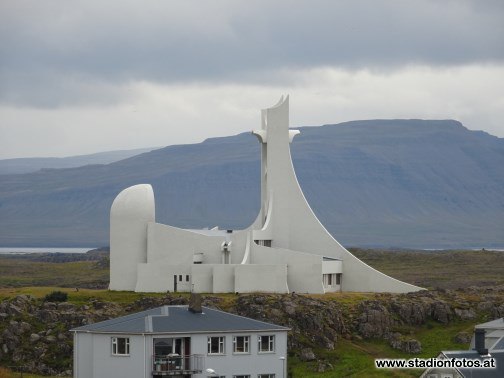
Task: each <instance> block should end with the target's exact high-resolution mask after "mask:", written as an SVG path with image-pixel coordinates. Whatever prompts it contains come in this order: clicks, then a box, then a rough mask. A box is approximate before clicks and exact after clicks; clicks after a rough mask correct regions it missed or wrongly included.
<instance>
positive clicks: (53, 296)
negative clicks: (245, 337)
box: [44, 291, 68, 302]
mask: <svg viewBox="0 0 504 378" xmlns="http://www.w3.org/2000/svg"><path fill="white" fill-rule="evenodd" d="M44 299H45V300H46V301H48V302H66V301H67V300H68V294H67V293H65V292H63V291H53V292H51V293H49V294H47V295H46V296H45V298H44Z"/></svg>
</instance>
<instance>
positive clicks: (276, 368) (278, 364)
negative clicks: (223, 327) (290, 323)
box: [191, 331, 287, 378]
mask: <svg viewBox="0 0 504 378" xmlns="http://www.w3.org/2000/svg"><path fill="white" fill-rule="evenodd" d="M273 334H274V335H275V352H273V353H258V346H257V337H258V335H273ZM208 336H223V337H225V348H226V350H225V354H224V355H209V354H208V353H207V338H208ZM233 336H250V353H247V354H233ZM191 345H192V353H193V354H202V355H203V356H205V369H209V368H210V369H213V370H215V372H216V373H217V374H218V375H225V376H226V377H233V376H234V375H241V374H249V375H250V376H251V377H252V378H256V377H257V375H258V374H275V377H278V378H281V377H282V374H283V363H284V361H282V360H280V359H279V358H280V357H286V358H287V355H286V353H287V332H278V331H276V332H259V333H256V332H243V333H232V334H230V333H220V334H219V333H215V334H208V335H204V334H201V335H192V336H191ZM286 362H287V361H285V363H286ZM207 376H208V374H206V373H204V372H203V374H195V375H194V377H197V378H203V377H204V378H206V377H207Z"/></svg>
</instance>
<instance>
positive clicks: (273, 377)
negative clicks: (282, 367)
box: [257, 373, 275, 378]
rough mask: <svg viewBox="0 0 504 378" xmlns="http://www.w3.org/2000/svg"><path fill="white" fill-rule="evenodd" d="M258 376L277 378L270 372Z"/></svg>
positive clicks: (260, 377)
mask: <svg viewBox="0 0 504 378" xmlns="http://www.w3.org/2000/svg"><path fill="white" fill-rule="evenodd" d="M257 378H275V374H274V373H273V374H268V373H265V374H257Z"/></svg>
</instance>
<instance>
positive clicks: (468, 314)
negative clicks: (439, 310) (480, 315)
mask: <svg viewBox="0 0 504 378" xmlns="http://www.w3.org/2000/svg"><path fill="white" fill-rule="evenodd" d="M455 315H457V316H458V317H459V318H460V319H462V320H470V319H474V318H476V313H475V312H474V311H473V310H472V309H461V308H456V309H455Z"/></svg>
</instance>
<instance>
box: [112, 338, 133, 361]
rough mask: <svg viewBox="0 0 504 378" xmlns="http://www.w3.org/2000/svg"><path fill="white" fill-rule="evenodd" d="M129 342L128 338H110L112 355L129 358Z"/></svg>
mask: <svg viewBox="0 0 504 378" xmlns="http://www.w3.org/2000/svg"><path fill="white" fill-rule="evenodd" d="M129 354H130V342H129V337H112V355H114V356H129Z"/></svg>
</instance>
